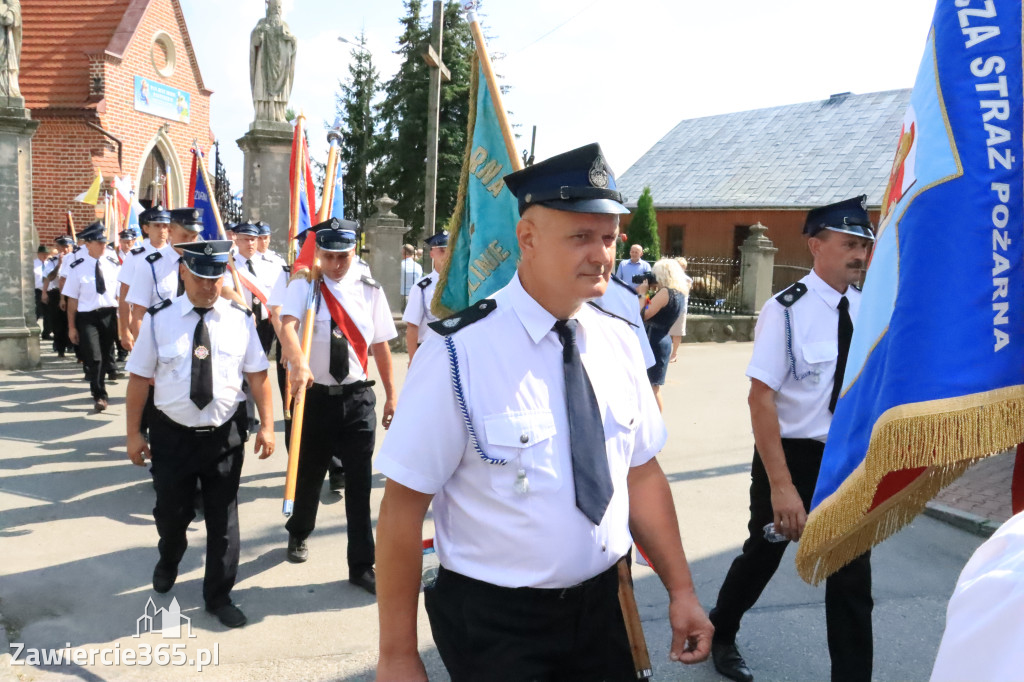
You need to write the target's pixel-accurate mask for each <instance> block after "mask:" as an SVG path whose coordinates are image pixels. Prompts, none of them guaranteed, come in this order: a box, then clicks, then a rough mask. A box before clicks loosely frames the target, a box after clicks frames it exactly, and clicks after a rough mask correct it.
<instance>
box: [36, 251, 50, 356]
mask: <svg viewBox="0 0 1024 682" xmlns="http://www.w3.org/2000/svg"><path fill="white" fill-rule="evenodd" d="M49 257H50V249H49V248H48V247H46V246H44V245H42V244H40V245H39V248H38V249H36V258H35V260H33V261H32V276H33V279H34V280H35V285H36V287H35V294H36V322H39V319H40V318H42V320H43V336H42V338H44V339H49V338H50V337H51V332H50V320H49V319H48V318H47V317H46V304H45V303H43V272H44V270H45V269H46V260H47V259H48V258H49Z"/></svg>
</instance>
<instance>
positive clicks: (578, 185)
mask: <svg viewBox="0 0 1024 682" xmlns="http://www.w3.org/2000/svg"><path fill="white" fill-rule="evenodd" d="M505 185H506V186H507V187H508V189H509V191H510V192H512V194H514V195H515V197H516V198H517V199H518V200H519V214H520V215H522V214H523V213H524V212H525V211H526V209H528V208H529V207H530V206H534V205H540V206H547V207H548V208H553V209H556V210H559V211H572V212H573V213H616V214H621V213H629V209H627V208H626V207H625V206H623V204H622V194H621V193H619V191H618V189H616V185H615V174H614V173H613V172H612V169H611V168H610V167H609V166H608V162H607V161H605V158H604V153H603V152H602V151H601V145H599V144H597V143H596V142H595V143H593V144H588V145H586V146H584V147H580V148H578V149H573V150H572V151H568V152H565V153H563V154H558V155H557V156H552V157H551V158H549V159H545V160H544V161H541V162H540V163H536V164H534V165H532V166H528V167H527V168H524V169H523V170H520V171H516V172H515V173H511V174H509V175H506V176H505Z"/></svg>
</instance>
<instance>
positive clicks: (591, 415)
mask: <svg viewBox="0 0 1024 682" xmlns="http://www.w3.org/2000/svg"><path fill="white" fill-rule="evenodd" d="M576 325H577V322H576V320H559V321H558V322H555V327H554V329H555V333H556V334H558V340H559V341H561V342H562V369H563V370H564V372H565V402H566V406H567V408H568V409H567V412H568V413H569V448H570V450H571V451H572V479H573V484H574V485H575V487H576V506H577V507H578V508H579V510H580V511H581V512H583V515H584V516H586V517H587V518H588V519H590V520H591V521H592V522H593V523H594V525H600V523H601V519H602V518H604V512H605V510H606V509H608V502H610V501H611V499H612V492H613V487H612V476H611V473H610V472H609V469H608V452H607V450H606V449H605V444H604V422H603V420H602V419H601V412H600V410H599V409H598V407H597V396H596V395H595V394H594V387H593V386H592V385H591V383H590V377H589V376H587V370H586V368H584V367H583V362H582V361H581V360H580V349H579V348H578V347H577V346H576Z"/></svg>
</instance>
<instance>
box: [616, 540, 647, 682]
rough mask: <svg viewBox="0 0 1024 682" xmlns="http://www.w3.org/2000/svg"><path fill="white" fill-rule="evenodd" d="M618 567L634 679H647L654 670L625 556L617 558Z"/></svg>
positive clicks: (623, 614)
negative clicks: (634, 673) (634, 674)
mask: <svg viewBox="0 0 1024 682" xmlns="http://www.w3.org/2000/svg"><path fill="white" fill-rule="evenodd" d="M618 569H619V607H620V608H621V609H622V620H623V621H625V623H626V636H627V638H628V639H629V649H630V652H631V653H632V654H633V668H634V670H635V671H636V679H638V680H647V679H650V678H651V677H653V676H654V671H653V669H652V668H651V656H650V654H649V653H648V651H647V640H646V639H644V627H643V625H642V624H641V622H640V612H639V611H638V610H637V608H636V596H635V595H634V594H633V575H632V574H631V573H630V570H629V561H628V560H627V559H626V557H622V558H621V559H619V562H618Z"/></svg>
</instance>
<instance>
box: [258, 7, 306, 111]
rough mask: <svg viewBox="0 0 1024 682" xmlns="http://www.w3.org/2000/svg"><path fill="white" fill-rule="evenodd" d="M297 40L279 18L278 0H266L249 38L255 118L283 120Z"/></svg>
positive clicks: (293, 77)
mask: <svg viewBox="0 0 1024 682" xmlns="http://www.w3.org/2000/svg"><path fill="white" fill-rule="evenodd" d="M296 45H297V41H296V39H295V36H294V35H293V34H292V32H291V31H290V30H289V29H288V24H286V23H284V19H282V18H281V0H267V16H266V17H265V18H263V19H260V20H259V22H258V23H257V24H256V28H254V29H253V31H252V36H251V37H250V40H249V83H250V85H251V86H252V102H253V106H254V107H255V109H256V119H255V120H256V121H277V122H283V121H284V120H285V111H286V109H287V108H288V99H289V98H290V97H291V94H292V83H293V82H294V80H295V52H296Z"/></svg>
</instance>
